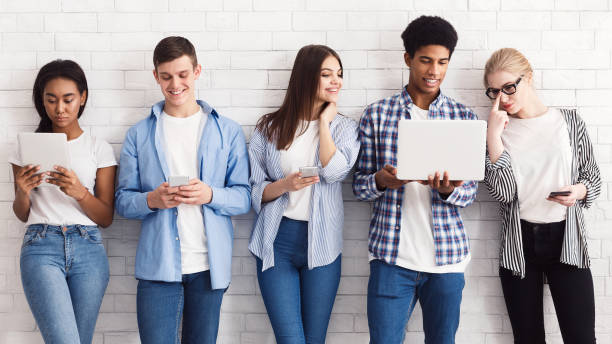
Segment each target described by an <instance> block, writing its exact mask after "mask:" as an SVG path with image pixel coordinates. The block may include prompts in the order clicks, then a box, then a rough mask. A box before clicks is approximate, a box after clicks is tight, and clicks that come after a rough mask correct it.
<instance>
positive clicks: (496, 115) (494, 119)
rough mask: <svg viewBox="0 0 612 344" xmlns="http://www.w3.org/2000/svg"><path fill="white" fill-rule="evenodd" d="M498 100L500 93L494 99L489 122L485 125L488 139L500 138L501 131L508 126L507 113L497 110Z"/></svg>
mask: <svg viewBox="0 0 612 344" xmlns="http://www.w3.org/2000/svg"><path fill="white" fill-rule="evenodd" d="M500 98H501V92H499V94H498V95H497V98H495V102H493V107H492V108H491V112H490V113H489V121H488V123H487V136H488V138H489V139H492V138H498V137H501V134H502V131H504V128H506V125H508V113H507V112H506V111H502V110H500V109H499V100H500Z"/></svg>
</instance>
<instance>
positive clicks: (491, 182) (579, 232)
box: [485, 109, 601, 278]
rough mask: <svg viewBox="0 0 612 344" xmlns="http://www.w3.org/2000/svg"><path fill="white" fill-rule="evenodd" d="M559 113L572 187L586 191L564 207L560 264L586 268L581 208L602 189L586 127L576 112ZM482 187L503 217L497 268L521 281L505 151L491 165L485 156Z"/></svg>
mask: <svg viewBox="0 0 612 344" xmlns="http://www.w3.org/2000/svg"><path fill="white" fill-rule="evenodd" d="M560 111H561V113H562V114H563V118H564V119H565V122H566V123H567V129H568V132H569V137H570V145H571V147H572V177H571V179H572V184H578V183H582V184H584V186H585V187H586V190H587V194H586V197H585V198H584V199H583V200H580V201H577V202H576V204H575V205H574V206H572V207H568V208H567V216H566V220H565V238H564V240H563V248H562V251H561V262H562V263H565V264H569V265H574V266H577V267H579V268H587V267H589V266H590V262H589V253H588V250H587V238H586V233H585V225H584V216H583V214H582V208H589V207H590V206H591V205H592V203H593V201H594V200H595V199H596V198H597V197H598V196H599V192H600V189H601V180H600V176H599V167H598V166H597V162H596V161H595V157H594V155H593V146H592V144H591V140H590V139H589V134H588V132H587V130H586V126H585V124H584V122H583V121H582V119H581V118H580V116H579V115H578V114H577V113H576V110H575V109H572V110H568V109H560ZM485 184H486V185H487V188H488V189H489V192H490V194H491V196H492V197H493V198H495V199H496V200H497V201H499V208H500V214H501V217H502V235H501V249H500V265H501V266H502V267H504V268H506V269H509V270H512V271H513V272H514V274H515V275H520V276H521V278H522V277H525V257H524V255H523V243H522V238H521V222H520V215H519V200H518V193H517V185H516V179H515V177H514V174H513V171H512V165H511V159H510V154H509V153H508V151H507V150H504V152H503V153H502V155H501V156H500V157H499V159H498V160H497V161H496V162H495V163H494V164H493V163H491V160H490V159H489V155H488V154H487V157H486V170H485Z"/></svg>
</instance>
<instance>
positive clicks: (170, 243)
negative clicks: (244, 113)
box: [115, 100, 251, 289]
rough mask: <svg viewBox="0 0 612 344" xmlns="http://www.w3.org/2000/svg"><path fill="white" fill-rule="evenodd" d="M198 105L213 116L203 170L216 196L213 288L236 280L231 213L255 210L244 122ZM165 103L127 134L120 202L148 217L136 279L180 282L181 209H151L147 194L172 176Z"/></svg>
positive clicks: (207, 214) (211, 222) (209, 232)
mask: <svg viewBox="0 0 612 344" xmlns="http://www.w3.org/2000/svg"><path fill="white" fill-rule="evenodd" d="M198 104H199V105H200V106H201V107H202V110H203V111H204V115H205V116H206V115H207V116H208V120H207V121H206V125H205V127H204V129H203V132H202V138H201V140H200V145H199V147H198V154H197V159H198V174H199V178H200V180H202V181H203V182H204V183H206V184H208V185H210V187H211V188H212V191H213V197H212V201H211V202H210V203H208V204H204V205H202V214H203V217H204V227H205V230H206V237H207V239H208V261H209V264H210V276H211V281H212V288H213V289H222V288H226V287H227V286H228V285H229V283H230V279H231V260H232V243H233V226H232V221H231V218H230V216H233V215H239V214H244V213H246V212H248V211H249V209H250V204H251V203H250V202H251V199H250V192H251V187H250V185H249V159H248V155H247V148H246V142H245V138H244V134H243V132H242V129H241V127H240V125H239V124H237V123H236V122H234V121H232V120H230V119H228V118H225V117H221V116H219V115H218V114H217V112H216V111H215V110H214V109H213V108H212V107H210V106H209V105H208V104H207V103H205V102H203V101H200V100H198ZM163 108H164V102H163V101H162V102H159V103H157V104H155V105H153V107H152V108H151V115H150V116H149V117H147V118H145V119H144V120H142V121H140V122H139V123H137V124H136V125H134V126H133V127H132V128H130V130H128V132H127V134H126V137H125V141H124V142H123V148H122V150H121V157H120V159H119V177H118V185H117V191H116V192H115V197H116V200H115V207H116V209H117V213H119V215H121V216H124V217H127V218H130V219H141V220H142V229H141V232H140V239H139V241H138V250H137V252H136V268H135V275H136V278H138V279H144V280H152V281H166V282H179V281H181V280H182V274H181V248H180V242H179V239H178V238H179V236H178V228H177V225H176V218H177V214H178V212H177V209H176V208H170V209H150V208H149V206H148V205H147V193H148V192H150V191H153V190H154V189H155V188H157V187H158V186H159V185H160V184H161V183H163V182H165V181H167V179H168V176H169V175H170V173H169V169H168V164H167V162H166V155H165V153H164V147H165V145H164V142H163V137H164V135H163V133H162V130H163V128H162V125H161V123H162V122H161V120H160V116H161V114H162V111H163Z"/></svg>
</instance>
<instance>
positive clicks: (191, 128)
mask: <svg viewBox="0 0 612 344" xmlns="http://www.w3.org/2000/svg"><path fill="white" fill-rule="evenodd" d="M161 119H162V128H163V133H164V144H165V146H164V149H165V152H166V162H167V163H168V169H169V170H170V174H171V175H173V176H188V177H189V179H192V178H198V158H197V154H198V147H199V146H200V140H201V137H202V130H203V128H204V125H205V124H206V120H207V117H206V116H205V115H204V112H202V110H200V111H198V112H196V113H195V114H193V115H191V116H189V117H184V118H181V117H174V116H170V115H168V114H167V113H166V112H163V113H162V116H161ZM177 209H178V216H177V218H176V226H177V228H178V234H179V239H180V243H181V270H182V271H181V272H182V273H183V274H192V273H196V272H200V271H206V270H208V269H209V265H208V246H207V240H206V232H205V229H204V217H203V214H202V206H200V205H195V204H179V205H178V207H177Z"/></svg>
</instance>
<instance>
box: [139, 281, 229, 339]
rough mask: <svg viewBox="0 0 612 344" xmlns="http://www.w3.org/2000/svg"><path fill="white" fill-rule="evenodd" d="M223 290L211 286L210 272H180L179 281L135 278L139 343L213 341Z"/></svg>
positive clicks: (216, 329) (217, 324) (215, 335)
mask: <svg viewBox="0 0 612 344" xmlns="http://www.w3.org/2000/svg"><path fill="white" fill-rule="evenodd" d="M224 292H225V289H211V284H210V271H202V272H196V273H193V274H186V275H183V281H182V282H160V281H147V280H138V291H137V295H136V305H137V312H138V313H137V318H138V331H139V332H140V340H141V342H142V343H143V344H154V343H159V344H170V343H181V341H179V328H180V326H181V317H182V318H183V334H182V343H184V344H187V343H197V344H208V343H210V344H214V343H216V341H217V331H218V329H219V313H220V312H221V301H222V300H223V293H224Z"/></svg>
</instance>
